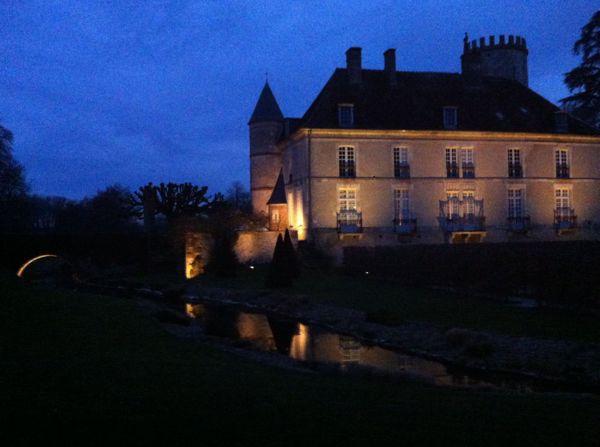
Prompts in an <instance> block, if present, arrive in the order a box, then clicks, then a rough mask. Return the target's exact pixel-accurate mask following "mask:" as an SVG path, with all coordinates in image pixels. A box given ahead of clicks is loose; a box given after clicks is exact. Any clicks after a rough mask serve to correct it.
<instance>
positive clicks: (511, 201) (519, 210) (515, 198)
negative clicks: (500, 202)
mask: <svg viewBox="0 0 600 447" xmlns="http://www.w3.org/2000/svg"><path fill="white" fill-rule="evenodd" d="M523 199H524V194H523V190H522V189H509V190H508V218H509V219H520V218H522V217H523V214H524V213H523Z"/></svg>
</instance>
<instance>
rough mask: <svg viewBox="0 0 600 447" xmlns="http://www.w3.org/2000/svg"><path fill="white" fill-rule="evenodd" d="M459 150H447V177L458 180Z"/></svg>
mask: <svg viewBox="0 0 600 447" xmlns="http://www.w3.org/2000/svg"><path fill="white" fill-rule="evenodd" d="M458 174H459V172H458V149H456V148H451V147H450V148H446V176H447V177H449V178H458Z"/></svg>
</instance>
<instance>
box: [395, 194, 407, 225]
mask: <svg viewBox="0 0 600 447" xmlns="http://www.w3.org/2000/svg"><path fill="white" fill-rule="evenodd" d="M394 214H395V218H396V220H397V221H398V222H400V223H402V222H404V221H408V219H410V198H409V194H408V189H396V190H394Z"/></svg>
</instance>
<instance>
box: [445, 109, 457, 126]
mask: <svg viewBox="0 0 600 447" xmlns="http://www.w3.org/2000/svg"><path fill="white" fill-rule="evenodd" d="M457 127H458V109H457V108H456V107H444V129H456V128H457Z"/></svg>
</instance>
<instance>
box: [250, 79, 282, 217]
mask: <svg viewBox="0 0 600 447" xmlns="http://www.w3.org/2000/svg"><path fill="white" fill-rule="evenodd" d="M283 121H284V120H283V114H282V113H281V109H280V108H279V105H278V104H277V101H276V100H275V96H273V92H272V91H271V88H270V87H269V83H268V82H266V83H265V86H264V88H263V90H262V92H261V94H260V97H259V98H258V102H257V103H256V107H255V108H254V112H253V113H252V117H251V118H250V121H249V122H248V126H250V192H251V193H252V209H253V210H254V212H257V213H259V212H263V213H265V214H267V213H268V206H267V202H268V201H269V198H270V196H271V193H272V192H273V188H274V187H275V183H276V181H277V177H278V175H279V172H280V170H281V151H280V149H279V148H278V147H277V142H278V141H279V139H280V138H281V134H282V132H283V127H284V126H283V124H284V123H283Z"/></svg>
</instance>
